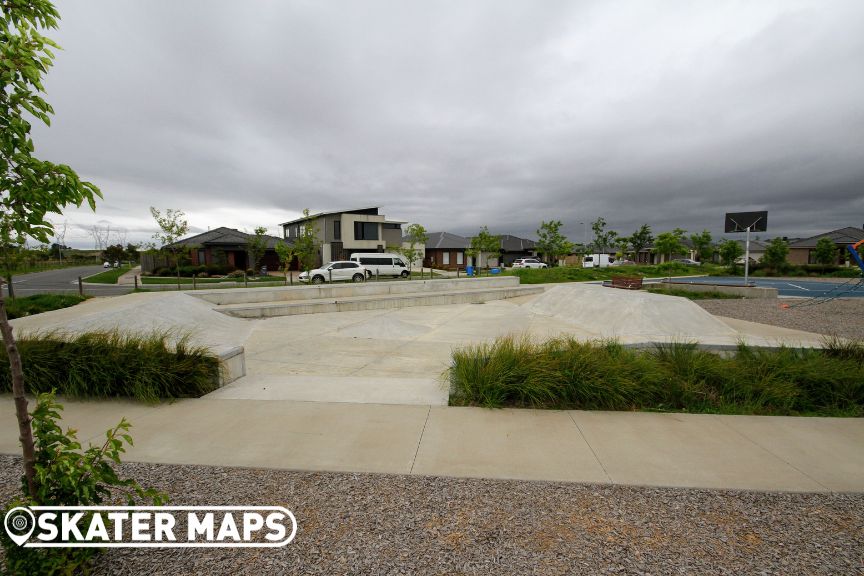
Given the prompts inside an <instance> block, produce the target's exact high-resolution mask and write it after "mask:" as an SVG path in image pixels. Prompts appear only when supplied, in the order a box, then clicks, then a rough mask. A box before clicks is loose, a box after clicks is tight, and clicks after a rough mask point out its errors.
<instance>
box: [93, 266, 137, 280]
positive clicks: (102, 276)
mask: <svg viewBox="0 0 864 576" xmlns="http://www.w3.org/2000/svg"><path fill="white" fill-rule="evenodd" d="M129 270H131V268H130V267H129V266H120V267H119V268H109V269H108V270H105V271H104V272H99V273H98V274H94V275H93V276H88V277H86V278H84V281H85V282H92V283H94V284H117V279H118V278H120V276H122V275H123V274H125V273H126V272H128V271H129Z"/></svg>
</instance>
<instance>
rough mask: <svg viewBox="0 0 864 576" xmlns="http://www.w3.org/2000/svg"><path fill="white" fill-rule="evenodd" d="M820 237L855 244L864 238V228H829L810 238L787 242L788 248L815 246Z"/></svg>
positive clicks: (840, 242) (841, 243)
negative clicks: (829, 229) (827, 230)
mask: <svg viewBox="0 0 864 576" xmlns="http://www.w3.org/2000/svg"><path fill="white" fill-rule="evenodd" d="M822 238H830V239H831V241H832V242H834V243H835V244H840V245H846V244H855V243H856V242H859V241H861V240H864V229H861V228H855V227H854V226H849V227H847V228H838V229H837V230H831V231H830V232H824V233H822V234H817V235H816V236H811V237H810V238H804V239H803V240H798V241H797V242H792V243H791V244H789V248H815V247H816V243H817V242H819V240H820V239H822Z"/></svg>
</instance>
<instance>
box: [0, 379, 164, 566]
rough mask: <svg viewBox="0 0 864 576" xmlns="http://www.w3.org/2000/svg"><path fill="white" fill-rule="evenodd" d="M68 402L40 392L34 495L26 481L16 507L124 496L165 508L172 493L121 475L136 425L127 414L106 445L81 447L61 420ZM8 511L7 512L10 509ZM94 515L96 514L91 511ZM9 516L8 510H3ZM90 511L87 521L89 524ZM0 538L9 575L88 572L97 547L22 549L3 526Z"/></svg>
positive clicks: (102, 500)
mask: <svg viewBox="0 0 864 576" xmlns="http://www.w3.org/2000/svg"><path fill="white" fill-rule="evenodd" d="M62 409H63V406H61V405H60V404H58V403H57V402H55V401H54V395H53V393H52V394H41V395H40V396H39V397H38V398H37V400H36V405H35V407H34V409H33V412H31V416H32V426H33V436H34V440H35V448H36V464H35V469H36V479H37V483H36V485H37V488H36V495H35V497H33V498H31V497H30V494H29V491H28V488H27V483H26V481H24V480H23V479H22V492H23V494H24V496H23V497H22V498H20V499H18V500H15V501H13V502H12V503H11V504H10V505H9V507H8V509H12V508H15V507H17V506H32V505H40V506H95V505H100V504H103V503H105V502H109V503H111V502H112V501H116V500H118V499H120V498H122V501H123V502H124V503H125V504H127V505H130V506H132V505H135V504H136V503H138V502H139V501H140V502H143V503H146V504H152V505H154V506H161V505H163V504H164V503H166V502H167V501H168V497H167V495H165V494H164V493H162V492H159V491H157V490H155V489H153V488H143V487H141V486H140V485H139V484H138V483H137V482H136V481H135V480H132V479H121V478H120V477H119V476H118V475H117V473H116V471H115V470H114V467H113V464H120V455H121V454H122V453H124V452H125V451H126V450H125V448H124V443H125V444H128V445H130V446H131V445H132V437H131V436H130V435H129V428H130V427H131V425H130V424H129V422H127V421H126V419H125V418H123V419H122V420H120V423H119V424H118V425H117V426H115V427H114V428H112V429H110V430H108V432H107V433H106V434H105V436H106V440H105V443H104V444H103V445H101V446H93V445H90V446H88V448H87V449H85V450H82V447H81V444H80V443H79V442H78V438H77V436H76V433H75V431H74V430H72V429H69V430H68V431H67V432H65V433H64V432H63V430H62V429H61V428H60V425H59V424H58V422H59V420H60V411H61V410H62ZM8 509H7V510H8ZM91 514H92V513H91ZM4 516H5V513H4ZM89 518H90V515H87V516H86V517H85V519H84V522H85V523H86V522H87V520H89ZM0 542H2V545H3V548H4V550H5V552H6V559H5V560H6V566H5V567H6V570H5V572H6V573H8V574H15V575H18V574H20V575H29V574H77V573H88V572H89V568H90V564H91V562H92V560H93V558H94V557H95V556H96V555H97V554H99V552H100V550H99V549H98V548H23V547H21V546H18V545H17V544H15V543H14V542H13V541H12V540H11V539H10V538H9V537H8V535H7V534H6V531H5V530H0Z"/></svg>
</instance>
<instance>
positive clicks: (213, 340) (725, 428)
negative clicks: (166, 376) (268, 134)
mask: <svg viewBox="0 0 864 576" xmlns="http://www.w3.org/2000/svg"><path fill="white" fill-rule="evenodd" d="M482 280H488V281H486V282H483V281H482ZM482 280H481V279H461V280H447V281H443V280H433V281H394V282H381V283H373V282H370V283H366V284H361V285H342V286H337V285H334V286H324V287H286V288H251V289H233V290H207V291H198V292H174V293H170V292H161V293H138V294H131V295H127V296H122V297H117V298H103V299H94V300H90V301H87V302H85V303H83V304H80V305H78V306H75V307H73V308H67V309H64V310H58V311H55V312H50V313H46V314H41V315H38V316H34V317H29V318H22V319H20V320H16V321H14V326H15V328H16V330H17V331H19V332H32V331H41V330H62V331H67V332H82V331H88V330H94V329H99V330H110V329H119V330H124V331H129V330H132V331H143V332H147V331H152V330H171V331H172V332H173V333H174V334H175V335H176V337H180V336H182V335H183V334H189V335H190V336H191V338H192V339H193V341H195V342H196V343H200V344H203V345H205V346H208V347H210V348H211V349H212V350H214V352H216V353H217V354H219V355H220V356H221V357H222V358H223V359H224V360H225V361H226V364H227V365H228V373H227V375H226V383H225V385H224V386H223V387H221V388H220V389H218V390H217V391H215V392H213V393H211V394H209V395H207V396H206V397H204V398H201V399H190V400H183V401H179V402H175V403H171V404H165V405H160V406H156V407H151V406H145V405H140V404H135V403H133V402H127V401H119V400H112V401H98V402H97V401H93V402H67V404H68V405H69V409H68V410H67V414H66V417H65V418H66V419H67V420H68V421H69V423H70V424H71V425H74V426H76V427H80V428H81V429H82V438H86V437H89V435H90V434H91V433H92V435H93V436H94V437H98V436H100V435H101V434H102V433H104V429H105V428H107V427H108V426H109V425H110V424H111V423H112V422H113V421H114V420H117V419H119V417H120V416H122V415H125V416H127V417H128V418H129V419H130V420H131V421H132V422H133V425H135V429H133V432H134V435H135V439H136V447H135V448H133V449H132V451H131V452H130V458H131V459H135V460H142V461H154V462H167V463H201V464H222V465H242V466H264V467H285V468H297V469H315V470H340V471H344V470H354V471H372V472H392V473H419V474H443V475H456V476H490V477H504V478H527V479H545V480H572V481H580V482H614V483H629V484H647V485H668V486H698V487H710V488H724V487H728V488H749V489H757V490H775V489H776V490H804V491H811V490H812V491H822V490H840V491H862V490H864V454H862V453H861V451H860V445H861V442H862V441H864V426H862V423H861V421H860V419H827V418H774V417H770V418H769V417H736V416H714V415H684V414H648V413H605V412H578V411H573V412H569V411H567V412H559V411H536V410H494V411H493V410H485V409H475V408H457V407H448V406H447V397H448V389H447V385H446V383H445V381H444V377H443V375H444V372H445V371H446V369H447V366H448V364H449V360H450V354H451V351H452V349H453V348H454V347H458V346H462V345H465V344H470V343H477V342H483V341H489V340H492V339H494V338H495V337H497V336H503V335H507V334H526V335H529V336H530V337H532V338H537V339H545V338H548V337H553V336H559V335H562V334H568V335H572V336H573V337H576V338H579V339H585V340H592V339H597V338H616V339H618V340H619V341H621V342H622V343H624V344H627V345H652V344H653V343H657V342H673V341H674V342H697V343H699V345H701V346H705V347H708V348H712V349H718V350H723V349H727V348H733V347H734V346H736V345H737V344H738V343H739V342H742V341H743V342H747V343H749V344H753V345H759V346H777V345H780V344H786V345H794V346H818V345H819V344H820V342H821V336H819V335H815V334H810V333H806V332H799V331H793V330H787V329H782V328H776V327H771V326H765V325H761V324H754V323H750V322H744V321H737V320H731V319H721V318H718V317H714V316H712V315H710V314H708V313H707V312H705V311H704V310H703V309H702V308H700V307H699V306H697V305H695V304H694V303H693V302H691V301H689V300H686V299H683V298H677V297H671V296H664V295H657V294H650V293H645V292H632V291H627V290H615V289H610V288H604V287H602V286H598V285H585V284H562V285H548V286H523V287H520V286H518V279H517V278H515V277H504V278H490V279H482ZM333 307H336V308H335V309H337V310H342V311H326V310H333ZM238 310H239V311H241V312H240V314H239V315H241V316H244V317H237V316H236V315H235V314H237V311H238ZM321 310H325V311H321ZM274 312H275V313H277V314H279V315H274ZM283 314H284V315H283ZM250 316H251V318H250ZM4 401H5V402H6V404H7V407H6V409H5V410H4V411H3V415H2V417H0V422H2V423H3V424H2V425H3V426H5V428H6V429H7V431H8V432H7V434H5V435H4V436H3V438H4V439H5V441H4V442H3V443H0V450H2V451H3V452H10V453H15V452H17V443H16V442H15V441H14V438H15V437H16V435H15V433H14V427H15V421H14V410H13V409H12V402H11V399H8V398H7V399H6V400H4ZM9 439H12V441H9ZM262 439H263V440H262ZM279 439H282V440H283V441H281V442H280V441H279ZM538 445H542V446H547V447H548V449H547V450H543V451H537V450H536V446H538Z"/></svg>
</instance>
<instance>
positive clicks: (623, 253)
mask: <svg viewBox="0 0 864 576" xmlns="http://www.w3.org/2000/svg"><path fill="white" fill-rule="evenodd" d="M630 246H631V244H630V237H629V236H619V237H617V238H615V247H616V248H617V249H618V252H617V253H616V254H615V255H616V256H617V257H618V258H626V257H627V256H628V255H629V254H630Z"/></svg>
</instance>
